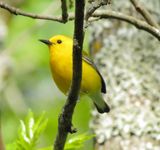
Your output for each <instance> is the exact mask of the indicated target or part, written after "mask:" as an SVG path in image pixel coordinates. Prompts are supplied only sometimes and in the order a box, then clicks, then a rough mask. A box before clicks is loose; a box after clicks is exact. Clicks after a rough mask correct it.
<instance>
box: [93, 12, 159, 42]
mask: <svg viewBox="0 0 160 150" xmlns="http://www.w3.org/2000/svg"><path fill="white" fill-rule="evenodd" d="M92 16H93V17H99V19H106V18H109V19H118V20H120V21H125V22H128V23H130V24H132V25H134V26H135V27H136V28H138V29H141V30H144V31H147V32H149V33H150V34H152V35H153V36H154V37H156V38H157V39H158V40H160V30H159V29H157V28H156V27H153V26H151V25H149V24H147V23H146V22H144V21H141V20H138V19H136V18H134V17H132V16H128V15H124V14H122V13H118V12H115V11H97V12H95V13H94V14H93V15H92Z"/></svg>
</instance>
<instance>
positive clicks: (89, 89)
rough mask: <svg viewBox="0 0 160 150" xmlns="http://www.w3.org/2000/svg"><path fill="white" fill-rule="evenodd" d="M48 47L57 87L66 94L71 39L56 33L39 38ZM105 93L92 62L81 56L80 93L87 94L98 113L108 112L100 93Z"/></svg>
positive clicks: (70, 65)
mask: <svg viewBox="0 0 160 150" xmlns="http://www.w3.org/2000/svg"><path fill="white" fill-rule="evenodd" d="M40 41H41V42H43V43H45V44H47V45H48V47H49V52H50V66H51V71H52V76H53V79H54V81H55V83H56V85H57V87H58V88H59V89H60V90H61V91H62V92H63V93H64V94H67V93H68V91H69V88H70V84H71V81H72V51H73V48H72V47H73V40H72V39H71V38H69V37H66V36H63V35H56V36H53V37H52V38H50V39H49V40H42V39H41V40H40ZM101 92H102V93H106V85H105V82H104V80H103V78H102V76H101V74H100V72H99V71H98V69H97V67H96V66H95V65H94V63H93V62H92V61H91V60H90V59H89V58H88V57H86V56H84V55H83V57H82V81H81V90H80V93H81V94H83V93H84V94H88V96H89V97H90V98H91V99H92V100H93V102H94V104H95V106H96V108H97V110H98V112H99V113H105V112H109V110H110V108H109V106H108V105H107V104H106V103H105V101H104V99H103V97H102V93H101Z"/></svg>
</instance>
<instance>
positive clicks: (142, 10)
mask: <svg viewBox="0 0 160 150" xmlns="http://www.w3.org/2000/svg"><path fill="white" fill-rule="evenodd" d="M130 1H131V3H132V4H133V5H134V7H135V9H136V10H137V11H138V12H139V13H140V14H141V15H142V16H143V17H144V19H145V20H146V21H147V23H148V24H150V25H151V26H154V27H156V28H157V29H158V28H159V25H158V23H157V22H156V21H155V20H154V19H153V18H152V16H151V15H150V13H149V12H148V10H147V9H146V8H145V7H142V5H141V4H140V3H139V2H138V1H137V0H130Z"/></svg>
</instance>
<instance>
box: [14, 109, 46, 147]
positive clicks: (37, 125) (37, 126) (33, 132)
mask: <svg viewBox="0 0 160 150" xmlns="http://www.w3.org/2000/svg"><path fill="white" fill-rule="evenodd" d="M47 122H48V119H46V118H45V113H44V112H43V113H42V115H41V116H39V117H38V118H37V120H35V117H34V114H33V112H32V111H31V110H29V113H28V115H27V117H26V119H25V122H24V121H23V120H20V124H21V126H20V130H19V133H18V139H17V141H16V150H34V149H35V147H36V144H37V141H38V139H39V137H40V135H41V133H42V132H43V131H44V129H45V128H46V125H47ZM12 150H13V149H12Z"/></svg>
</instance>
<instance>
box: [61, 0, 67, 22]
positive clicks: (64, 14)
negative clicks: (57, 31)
mask: <svg viewBox="0 0 160 150" xmlns="http://www.w3.org/2000/svg"><path fill="white" fill-rule="evenodd" d="M61 9H62V20H63V22H64V23H66V22H67V19H68V13H67V2H66V0H61Z"/></svg>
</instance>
